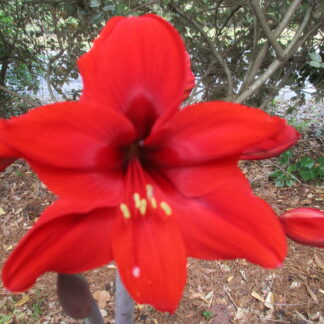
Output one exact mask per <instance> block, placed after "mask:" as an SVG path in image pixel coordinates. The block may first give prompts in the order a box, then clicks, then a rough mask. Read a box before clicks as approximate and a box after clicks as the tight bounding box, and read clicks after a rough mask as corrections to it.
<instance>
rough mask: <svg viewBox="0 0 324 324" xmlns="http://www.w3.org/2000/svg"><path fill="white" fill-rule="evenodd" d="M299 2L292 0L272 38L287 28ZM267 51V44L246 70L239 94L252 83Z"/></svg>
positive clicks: (298, 0) (299, 0)
mask: <svg viewBox="0 0 324 324" xmlns="http://www.w3.org/2000/svg"><path fill="white" fill-rule="evenodd" d="M300 2H301V0H294V2H293V3H292V4H291V5H290V7H289V8H288V10H287V12H286V13H285V15H284V17H283V18H282V20H281V22H280V23H279V25H278V27H277V28H276V29H275V30H274V33H273V35H274V37H279V36H280V35H281V33H282V32H283V31H284V29H285V28H286V27H287V25H288V23H289V21H290V19H291V17H292V16H293V14H294V13H295V11H296V9H297V8H298V6H299V4H300ZM268 49H269V42H267V43H265V44H264V45H263V46H262V48H261V50H260V52H259V54H258V55H257V56H256V58H255V60H254V62H252V64H251V67H250V69H249V70H248V72H247V74H246V77H245V79H244V81H243V84H242V86H241V89H240V92H239V94H241V93H243V91H244V90H245V89H246V88H247V87H248V86H249V85H250V84H251V83H252V82H253V80H254V78H255V76H256V75H257V73H258V71H259V69H260V66H261V64H262V62H263V60H264V58H265V56H266V53H267V51H268Z"/></svg>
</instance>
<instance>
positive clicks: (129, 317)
mask: <svg viewBox="0 0 324 324" xmlns="http://www.w3.org/2000/svg"><path fill="white" fill-rule="evenodd" d="M115 297H116V301H115V323H116V324H131V323H133V318H134V301H133V299H132V298H131V297H130V295H129V294H128V292H127V290H126V288H125V286H124V284H123V282H122V281H121V279H120V276H119V273H118V271H116V296H115ZM85 324H86V323H85ZM89 324H90V323H89Z"/></svg>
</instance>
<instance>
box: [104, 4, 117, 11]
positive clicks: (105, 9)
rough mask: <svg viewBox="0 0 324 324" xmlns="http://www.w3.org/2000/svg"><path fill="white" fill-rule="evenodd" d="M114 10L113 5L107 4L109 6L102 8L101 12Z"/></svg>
mask: <svg viewBox="0 0 324 324" xmlns="http://www.w3.org/2000/svg"><path fill="white" fill-rule="evenodd" d="M115 8H116V6H115V5H114V4H109V5H107V6H104V7H103V8H102V10H104V11H114V10H115Z"/></svg>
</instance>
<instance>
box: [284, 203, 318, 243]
mask: <svg viewBox="0 0 324 324" xmlns="http://www.w3.org/2000/svg"><path fill="white" fill-rule="evenodd" d="M280 220H281V223H282V225H283V228H284V230H285V232H286V235H287V236H288V237H289V238H291V239H292V240H294V241H296V242H298V243H301V244H306V245H311V246H317V247H324V213H323V212H322V211H320V210H319V209H315V208H295V209H291V210H289V211H287V212H285V213H283V214H282V215H281V216H280Z"/></svg>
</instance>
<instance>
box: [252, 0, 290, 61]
mask: <svg viewBox="0 0 324 324" xmlns="http://www.w3.org/2000/svg"><path fill="white" fill-rule="evenodd" d="M250 3H251V6H252V8H253V11H254V14H255V16H256V17H257V19H258V21H259V23H260V25H261V28H262V30H263V32H264V34H265V35H266V37H267V39H268V41H269V42H270V44H271V45H272V47H273V48H274V50H275V52H276V55H277V58H278V59H279V60H280V61H283V60H284V59H285V57H284V52H283V50H282V48H281V46H280V44H279V43H278V42H277V40H276V37H275V36H274V34H273V33H272V31H271V29H270V27H269V25H268V23H267V21H266V19H265V17H264V14H263V12H262V10H261V8H260V6H259V3H258V0H250Z"/></svg>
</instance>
